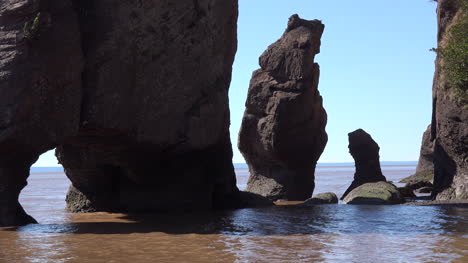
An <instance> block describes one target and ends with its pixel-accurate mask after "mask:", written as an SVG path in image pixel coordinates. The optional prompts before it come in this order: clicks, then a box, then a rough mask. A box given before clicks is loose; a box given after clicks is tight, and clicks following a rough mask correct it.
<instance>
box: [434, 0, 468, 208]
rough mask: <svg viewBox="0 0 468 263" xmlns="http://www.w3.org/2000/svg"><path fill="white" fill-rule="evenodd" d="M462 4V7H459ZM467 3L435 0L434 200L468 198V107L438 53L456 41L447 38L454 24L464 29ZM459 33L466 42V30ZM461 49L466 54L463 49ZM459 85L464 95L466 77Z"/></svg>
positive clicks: (450, 37)
mask: <svg viewBox="0 0 468 263" xmlns="http://www.w3.org/2000/svg"><path fill="white" fill-rule="evenodd" d="M462 5H464V6H465V7H464V8H462ZM467 6H468V4H467V1H466V0H463V1H458V0H439V1H438V7H437V18H438V56H437V59H436V62H435V66H436V69H435V74H434V84H433V89H432V95H433V109H432V124H431V139H432V141H433V142H434V191H433V197H434V198H436V199H438V200H446V199H468V108H467V106H466V104H465V103H464V102H463V101H462V100H460V99H458V98H457V97H458V96H460V94H457V89H456V88H455V87H454V85H453V81H452V79H451V78H453V76H451V74H450V72H448V71H447V70H446V69H447V67H444V65H446V66H447V65H448V64H449V63H451V62H450V61H448V60H447V59H446V58H444V57H443V56H442V53H441V50H443V49H444V48H446V47H447V46H449V45H451V44H456V43H452V42H451V41H453V36H452V35H451V32H452V31H451V30H452V28H454V25H457V24H458V23H464V26H462V27H459V28H460V29H462V28H464V30H465V32H466V28H467V26H466V24H467V17H466V16H467V13H468V12H467V10H466V8H467ZM461 36H463V37H464V38H465V40H464V43H466V33H465V34H464V35H463V34H462V35H461ZM457 43H460V42H457ZM464 48H465V49H466V44H465V47H464ZM463 52H465V54H466V52H467V51H466V50H465V51H463ZM459 55H460V56H461V55H462V54H461V53H459ZM463 65H464V69H462V72H465V74H466V72H468V69H467V68H466V67H467V64H466V61H465V63H464V64H463ZM459 89H461V90H464V92H465V96H466V94H467V83H466V79H465V82H464V84H462V87H459Z"/></svg>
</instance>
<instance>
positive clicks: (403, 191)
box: [398, 187, 416, 198]
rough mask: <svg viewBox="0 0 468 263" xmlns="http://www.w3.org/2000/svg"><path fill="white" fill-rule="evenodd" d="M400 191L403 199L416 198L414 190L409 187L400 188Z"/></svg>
mask: <svg viewBox="0 0 468 263" xmlns="http://www.w3.org/2000/svg"><path fill="white" fill-rule="evenodd" d="M398 191H399V192H400V194H401V195H402V196H403V197H409V198H415V197H416V195H415V194H414V190H413V189H411V188H408V187H398Z"/></svg>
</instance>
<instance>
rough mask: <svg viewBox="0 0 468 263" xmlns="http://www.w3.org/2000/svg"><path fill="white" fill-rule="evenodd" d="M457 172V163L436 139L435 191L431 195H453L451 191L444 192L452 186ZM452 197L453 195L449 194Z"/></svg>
mask: <svg viewBox="0 0 468 263" xmlns="http://www.w3.org/2000/svg"><path fill="white" fill-rule="evenodd" d="M456 174H457V164H456V163H455V161H454V160H453V159H452V158H451V157H450V156H449V154H448V153H447V152H446V151H445V149H444V148H443V147H442V146H441V145H440V144H439V143H438V142H437V140H435V143H434V191H433V192H432V195H431V197H432V198H433V199H435V198H436V197H437V195H439V194H442V195H447V194H448V195H452V193H451V192H450V191H448V192H447V193H443V192H444V191H446V190H447V189H448V188H450V187H451V185H452V183H453V179H454V177H455V175H456ZM448 197H451V196H448ZM449 199H450V198H449Z"/></svg>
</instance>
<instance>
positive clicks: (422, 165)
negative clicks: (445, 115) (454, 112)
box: [416, 125, 434, 174]
mask: <svg viewBox="0 0 468 263" xmlns="http://www.w3.org/2000/svg"><path fill="white" fill-rule="evenodd" d="M416 173H417V174H418V173H419V174H421V173H432V174H433V173H434V144H433V142H432V141H431V125H429V126H428V127H427V129H426V131H425V132H424V134H423V138H422V142H421V152H420V154H419V160H418V166H417V167H416Z"/></svg>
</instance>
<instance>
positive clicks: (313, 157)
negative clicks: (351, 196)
mask: <svg viewBox="0 0 468 263" xmlns="http://www.w3.org/2000/svg"><path fill="white" fill-rule="evenodd" d="M323 30H324V25H323V24H322V23H321V22H320V21H318V20H312V21H307V20H303V19H301V18H299V16H297V15H293V16H291V18H290V19H289V23H288V27H287V29H286V31H285V32H284V34H283V36H282V37H281V38H280V39H279V40H278V41H276V42H275V43H274V44H272V45H270V46H269V47H268V49H267V50H266V51H265V52H264V53H263V54H262V55H261V57H260V66H261V68H260V69H258V70H256V71H255V72H254V73H253V76H252V79H251V81H250V87H249V93H248V97H247V102H246V110H245V113H244V118H243V120H242V126H241V129H240V132H239V145H238V146H239V149H240V151H241V152H242V154H243V155H244V158H245V159H246V161H247V164H248V165H249V170H250V174H251V176H250V178H249V181H248V183H247V191H249V192H253V193H257V194H259V195H262V196H265V197H267V198H269V199H270V200H278V199H285V200H305V199H307V198H309V197H310V196H311V195H312V192H313V190H314V170H315V165H316V163H317V160H318V159H319V157H320V155H321V154H322V152H323V150H324V147H325V145H326V143H327V134H326V132H325V125H326V122H327V115H326V112H325V110H324V109H323V106H322V97H321V96H320V93H319V91H318V81H319V65H318V64H317V63H314V57H315V55H316V54H317V53H319V52H320V38H321V35H322V33H323Z"/></svg>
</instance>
